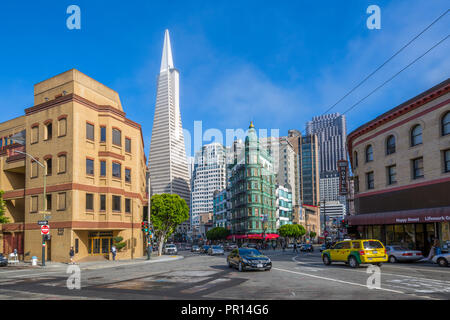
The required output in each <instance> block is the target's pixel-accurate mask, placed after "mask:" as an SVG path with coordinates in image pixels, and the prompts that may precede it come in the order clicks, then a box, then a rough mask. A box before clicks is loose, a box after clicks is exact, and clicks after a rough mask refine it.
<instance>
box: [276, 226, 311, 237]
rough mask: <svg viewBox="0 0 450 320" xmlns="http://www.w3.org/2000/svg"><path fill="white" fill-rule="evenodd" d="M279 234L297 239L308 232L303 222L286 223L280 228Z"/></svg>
mask: <svg viewBox="0 0 450 320" xmlns="http://www.w3.org/2000/svg"><path fill="white" fill-rule="evenodd" d="M278 234H279V235H280V236H282V237H285V238H294V239H295V240H297V239H298V238H301V237H302V236H304V235H305V234H306V230H305V228H304V227H303V226H302V225H301V224H285V225H282V226H281V227H280V228H279V229H278Z"/></svg>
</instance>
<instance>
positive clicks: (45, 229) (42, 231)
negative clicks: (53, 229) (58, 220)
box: [41, 225, 50, 234]
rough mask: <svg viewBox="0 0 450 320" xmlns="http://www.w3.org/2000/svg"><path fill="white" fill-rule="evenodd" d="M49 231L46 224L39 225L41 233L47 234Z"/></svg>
mask: <svg viewBox="0 0 450 320" xmlns="http://www.w3.org/2000/svg"><path fill="white" fill-rule="evenodd" d="M49 232H50V228H49V226H48V225H44V226H41V234H48V233H49Z"/></svg>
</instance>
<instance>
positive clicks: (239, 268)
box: [238, 262, 244, 272]
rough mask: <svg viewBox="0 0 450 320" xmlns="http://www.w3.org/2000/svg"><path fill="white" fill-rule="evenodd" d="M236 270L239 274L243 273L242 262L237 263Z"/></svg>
mask: <svg viewBox="0 0 450 320" xmlns="http://www.w3.org/2000/svg"><path fill="white" fill-rule="evenodd" d="M238 270H239V272H242V271H244V266H243V265H242V262H239V267H238Z"/></svg>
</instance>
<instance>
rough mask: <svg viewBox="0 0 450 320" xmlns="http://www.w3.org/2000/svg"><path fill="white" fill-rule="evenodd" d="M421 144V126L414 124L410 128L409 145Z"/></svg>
mask: <svg viewBox="0 0 450 320" xmlns="http://www.w3.org/2000/svg"><path fill="white" fill-rule="evenodd" d="M419 144H422V126H421V125H420V124H418V125H416V126H414V127H413V128H412V130H411V147H414V146H417V145H419Z"/></svg>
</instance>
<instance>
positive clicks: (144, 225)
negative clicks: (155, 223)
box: [141, 221, 148, 234]
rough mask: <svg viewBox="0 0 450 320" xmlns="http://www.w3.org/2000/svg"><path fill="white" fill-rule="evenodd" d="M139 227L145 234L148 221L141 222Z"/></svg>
mask: <svg viewBox="0 0 450 320" xmlns="http://www.w3.org/2000/svg"><path fill="white" fill-rule="evenodd" d="M141 229H142V231H143V232H144V233H146V234H147V233H148V222H147V221H143V222H142V226H141Z"/></svg>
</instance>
